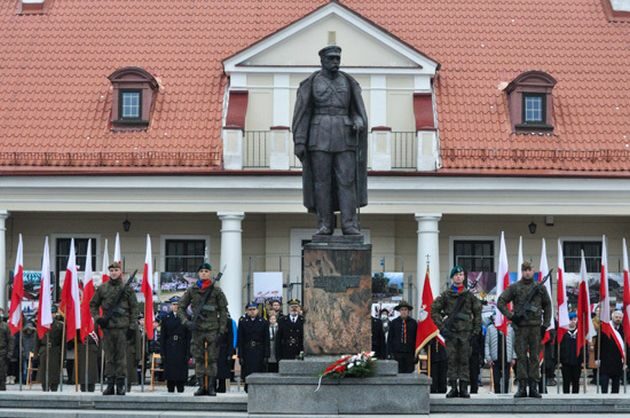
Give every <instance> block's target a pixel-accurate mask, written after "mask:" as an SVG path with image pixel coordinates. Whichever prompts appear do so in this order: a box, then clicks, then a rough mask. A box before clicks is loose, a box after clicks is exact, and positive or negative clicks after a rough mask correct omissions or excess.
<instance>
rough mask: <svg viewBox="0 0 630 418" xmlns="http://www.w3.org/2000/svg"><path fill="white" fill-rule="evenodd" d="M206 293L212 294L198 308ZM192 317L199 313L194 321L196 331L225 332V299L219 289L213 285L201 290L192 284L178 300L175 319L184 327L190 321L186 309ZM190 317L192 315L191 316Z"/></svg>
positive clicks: (226, 315) (226, 312)
mask: <svg viewBox="0 0 630 418" xmlns="http://www.w3.org/2000/svg"><path fill="white" fill-rule="evenodd" d="M206 292H212V293H211V294H210V296H209V297H208V300H207V301H206V303H205V304H203V306H201V307H200V305H201V304H202V302H203V300H204V299H205V295H206ZM189 306H190V309H191V311H192V314H193V315H194V313H195V312H197V311H198V312H199V316H198V317H197V318H196V319H195V323H196V324H197V331H219V330H225V327H226V326H227V317H228V311H227V306H228V303H227V299H226V297H225V294H224V293H223V291H222V290H221V288H220V287H218V286H216V285H215V284H213V285H211V286H210V287H208V288H207V289H201V288H200V287H199V286H197V284H193V285H192V286H190V287H189V288H188V289H186V292H185V293H184V295H183V296H182V298H181V299H180V300H179V306H178V308H177V317H178V318H179V319H180V321H181V322H182V324H183V325H184V326H187V324H188V323H189V322H190V321H191V320H192V318H190V317H189V316H188V313H187V312H186V311H187V309H188V307H189ZM191 316H192V315H191Z"/></svg>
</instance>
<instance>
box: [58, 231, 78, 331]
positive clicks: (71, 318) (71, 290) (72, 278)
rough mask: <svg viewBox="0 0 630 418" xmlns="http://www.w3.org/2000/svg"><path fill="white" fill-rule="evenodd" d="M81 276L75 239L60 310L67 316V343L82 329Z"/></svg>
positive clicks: (71, 242)
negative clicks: (78, 268)
mask: <svg viewBox="0 0 630 418" xmlns="http://www.w3.org/2000/svg"><path fill="white" fill-rule="evenodd" d="M78 276H79V274H78V271H77V262H76V253H75V250H74V238H72V239H71V240H70V255H69V256H68V265H67V267H66V275H65V277H64V280H63V288H62V289H61V303H60V304H59V309H60V310H61V312H63V313H64V315H65V316H66V341H70V340H72V339H74V337H75V336H76V334H77V330H80V329H81V300H80V296H79V277H78Z"/></svg>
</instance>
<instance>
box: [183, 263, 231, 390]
mask: <svg viewBox="0 0 630 418" xmlns="http://www.w3.org/2000/svg"><path fill="white" fill-rule="evenodd" d="M197 274H198V276H199V280H197V282H196V283H194V284H193V285H191V286H190V287H189V288H188V289H187V290H186V292H185V293H184V295H183V296H182V298H181V299H180V301H179V306H178V308H177V317H178V318H179V319H180V321H181V322H182V324H183V325H184V326H185V327H187V328H188V329H189V330H190V333H191V350H190V351H191V354H192V356H193V358H194V359H195V375H196V377H197V383H198V384H199V389H197V391H196V392H195V396H204V395H207V396H216V395H217V393H216V391H215V389H214V379H215V378H216V376H217V358H218V357H219V347H218V344H217V342H218V341H219V340H220V339H221V334H222V333H223V332H224V330H225V327H226V324H227V322H228V311H227V306H228V302H227V298H226V297H225V294H224V293H223V291H222V290H221V288H220V287H219V286H216V285H215V283H214V282H215V281H214V279H213V277H212V266H211V265H210V264H209V263H203V264H201V265H200V266H199V268H198V269H197ZM208 292H209V293H208ZM188 307H190V309H191V310H192V316H191V317H188V315H187V313H186V310H187V309H188Z"/></svg>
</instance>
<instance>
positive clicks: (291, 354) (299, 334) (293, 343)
mask: <svg viewBox="0 0 630 418" xmlns="http://www.w3.org/2000/svg"><path fill="white" fill-rule="evenodd" d="M288 304H289V314H288V315H287V316H283V317H281V318H280V319H278V334H277V336H276V339H277V341H278V343H277V344H276V349H277V355H276V358H277V359H278V360H295V359H296V358H297V357H298V356H299V355H300V353H302V352H303V351H304V317H303V316H302V315H300V301H299V300H297V299H291V300H290V301H289V302H288Z"/></svg>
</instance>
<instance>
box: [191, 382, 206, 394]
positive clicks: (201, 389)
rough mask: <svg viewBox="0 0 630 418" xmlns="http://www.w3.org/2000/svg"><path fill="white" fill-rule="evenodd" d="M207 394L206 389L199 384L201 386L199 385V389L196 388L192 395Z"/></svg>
mask: <svg viewBox="0 0 630 418" xmlns="http://www.w3.org/2000/svg"><path fill="white" fill-rule="evenodd" d="M207 394H208V391H207V390H206V388H204V387H203V385H201V386H199V389H197V390H196V391H195V393H194V394H193V395H194V396H206V395H207Z"/></svg>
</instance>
